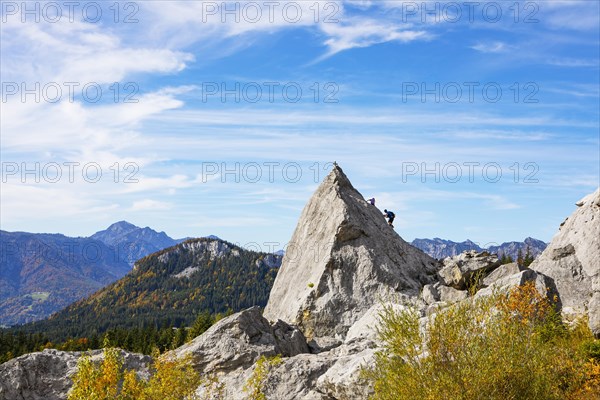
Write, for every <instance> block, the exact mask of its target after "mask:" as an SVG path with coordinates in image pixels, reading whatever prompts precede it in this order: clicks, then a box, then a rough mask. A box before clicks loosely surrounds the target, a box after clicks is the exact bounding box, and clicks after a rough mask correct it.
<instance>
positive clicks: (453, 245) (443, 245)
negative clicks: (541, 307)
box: [411, 237, 548, 260]
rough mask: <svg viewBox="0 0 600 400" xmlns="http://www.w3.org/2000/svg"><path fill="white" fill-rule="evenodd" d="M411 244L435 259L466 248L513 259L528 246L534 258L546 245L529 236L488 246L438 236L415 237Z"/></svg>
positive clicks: (523, 252) (524, 251) (450, 255)
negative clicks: (428, 237) (516, 240)
mask: <svg viewBox="0 0 600 400" xmlns="http://www.w3.org/2000/svg"><path fill="white" fill-rule="evenodd" d="M411 244H412V245H413V246H415V247H417V248H419V249H421V250H423V252H425V253H426V254H428V255H430V256H431V257H433V258H437V259H443V258H446V257H454V256H456V255H459V254H460V253H462V252H463V251H467V250H476V251H484V250H487V251H488V252H490V253H492V254H498V256H499V257H502V256H503V255H506V256H510V257H511V258H512V259H513V260H516V259H517V256H518V254H519V250H520V251H521V253H522V255H523V256H525V254H526V253H527V249H528V248H529V252H530V254H531V256H533V257H534V258H535V257H537V256H538V255H540V254H541V253H542V252H543V251H544V249H545V248H546V246H548V244H547V243H545V242H543V241H541V240H538V239H534V238H531V237H527V238H525V240H523V241H522V242H505V243H502V244H501V245H499V246H489V247H487V248H483V247H480V246H478V245H477V244H476V243H474V242H472V241H471V240H465V241H464V242H453V241H451V240H444V239H440V238H433V239H415V240H413V241H412V242H411Z"/></svg>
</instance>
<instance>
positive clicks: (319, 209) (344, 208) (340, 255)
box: [264, 166, 438, 344]
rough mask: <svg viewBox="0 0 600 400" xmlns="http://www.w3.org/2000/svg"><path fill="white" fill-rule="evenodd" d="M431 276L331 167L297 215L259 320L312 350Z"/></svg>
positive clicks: (424, 262) (431, 263)
mask: <svg viewBox="0 0 600 400" xmlns="http://www.w3.org/2000/svg"><path fill="white" fill-rule="evenodd" d="M437 269H438V264H437V261H436V260H434V259H433V258H431V257H429V256H428V255H426V254H425V253H423V252H422V251H421V250H419V249H417V248H415V247H413V246H411V245H410V244H408V243H407V242H405V241H404V240H403V239H402V238H401V237H400V236H399V235H398V234H397V233H396V232H395V231H394V229H393V228H392V227H390V226H388V224H387V222H386V220H385V218H384V217H383V214H382V212H381V211H380V210H379V209H378V208H377V207H375V206H373V205H371V204H369V203H368V202H367V201H365V199H364V198H363V196H362V195H361V194H360V193H359V192H358V191H357V190H356V189H355V188H354V187H353V186H352V184H351V183H350V181H349V180H348V178H347V177H346V175H345V174H344V173H343V171H342V169H341V168H340V167H339V166H335V167H334V169H333V171H331V173H330V174H329V175H328V176H327V177H326V178H325V180H324V181H323V182H322V183H321V185H320V186H319V188H318V189H317V190H316V192H315V193H314V194H313V196H312V198H311V199H310V200H309V202H308V204H307V205H306V206H305V207H304V210H303V211H302V214H301V216H300V220H299V222H298V225H297V227H296V230H295V231H294V234H293V236H292V240H291V242H290V244H289V245H288V247H287V251H286V253H285V256H284V258H283V262H282V266H281V268H280V270H279V272H278V274H277V278H276V279H275V283H274V285H273V288H272V290H271V294H270V297H269V302H268V304H267V306H266V308H265V311H264V316H265V317H266V318H267V319H269V320H277V319H282V320H284V321H286V322H288V323H290V324H293V325H296V326H298V327H299V328H300V330H302V332H303V333H304V335H305V336H306V337H307V338H308V339H309V340H310V339H315V341H316V342H317V343H319V344H321V343H331V342H332V341H334V342H335V341H336V340H343V339H344V338H345V335H346V333H347V331H348V329H349V328H350V327H351V326H352V325H353V323H355V322H356V321H357V320H358V319H360V317H361V316H362V315H363V314H364V313H365V312H367V310H369V308H371V307H372V306H373V305H375V304H378V303H381V302H382V301H384V300H386V299H389V298H390V297H396V298H398V297H399V296H402V295H405V296H406V297H408V296H415V297H416V296H418V294H419V291H420V290H421V288H422V287H423V285H424V284H427V283H430V282H432V281H433V280H434V276H435V273H436V272H437Z"/></svg>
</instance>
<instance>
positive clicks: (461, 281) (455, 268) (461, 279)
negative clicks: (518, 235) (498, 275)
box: [438, 250, 500, 290]
mask: <svg viewBox="0 0 600 400" xmlns="http://www.w3.org/2000/svg"><path fill="white" fill-rule="evenodd" d="M443 262H444V266H443V267H442V268H441V269H440V271H439V272H438V275H439V277H440V281H441V282H442V283H443V284H444V285H446V286H451V287H453V288H455V289H458V290H465V289H467V284H468V283H469V282H470V280H471V279H472V278H475V277H476V276H477V275H478V274H479V275H481V277H483V276H484V275H485V274H487V273H489V272H491V271H493V270H494V269H496V268H497V267H498V266H500V260H498V256H497V255H495V254H490V253H488V252H487V251H483V252H477V251H476V250H468V251H464V252H462V253H461V254H459V255H457V256H454V257H448V258H445V259H444V261H443Z"/></svg>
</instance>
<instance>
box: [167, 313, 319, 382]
mask: <svg viewBox="0 0 600 400" xmlns="http://www.w3.org/2000/svg"><path fill="white" fill-rule="evenodd" d="M308 352H309V349H308V345H307V344H306V339H305V338H304V336H303V335H302V333H301V332H300V331H299V330H298V329H294V328H292V327H290V326H289V325H288V324H286V323H285V322H283V321H277V322H276V323H275V324H274V325H271V324H269V321H267V320H266V319H265V318H263V316H262V313H261V309H260V308H259V307H254V308H250V309H248V310H245V311H242V312H239V313H237V314H234V315H231V316H229V317H227V318H224V319H222V320H221V321H219V322H217V323H216V324H215V325H213V326H211V327H210V328H209V329H208V330H207V331H206V332H205V333H204V334H202V335H200V336H198V337H197V338H195V339H194V340H192V341H191V342H189V343H187V344H184V345H183V346H181V347H179V348H178V349H176V350H174V351H173V352H171V353H170V355H171V356H174V357H176V358H181V357H185V356H186V355H188V354H189V355H191V357H192V363H193V366H194V368H195V369H196V370H197V371H199V372H202V373H207V372H211V373H228V372H231V371H234V370H236V369H238V368H249V367H251V366H252V365H253V364H254V363H255V362H256V360H258V358H259V357H260V356H265V357H271V356H276V355H278V354H280V355H282V356H284V357H290V356H295V355H297V354H301V353H308Z"/></svg>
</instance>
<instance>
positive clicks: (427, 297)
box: [421, 283, 440, 304]
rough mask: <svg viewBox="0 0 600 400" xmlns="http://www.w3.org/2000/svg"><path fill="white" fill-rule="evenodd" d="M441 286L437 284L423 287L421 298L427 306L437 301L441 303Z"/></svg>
mask: <svg viewBox="0 0 600 400" xmlns="http://www.w3.org/2000/svg"><path fill="white" fill-rule="evenodd" d="M439 286H440V285H439V284H438V283H436V284H433V285H432V284H428V285H425V286H423V291H422V292H421V298H422V299H423V301H424V302H425V303H427V304H433V303H435V302H436V301H440V292H439V291H438V289H437V288H438V287H439Z"/></svg>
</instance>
